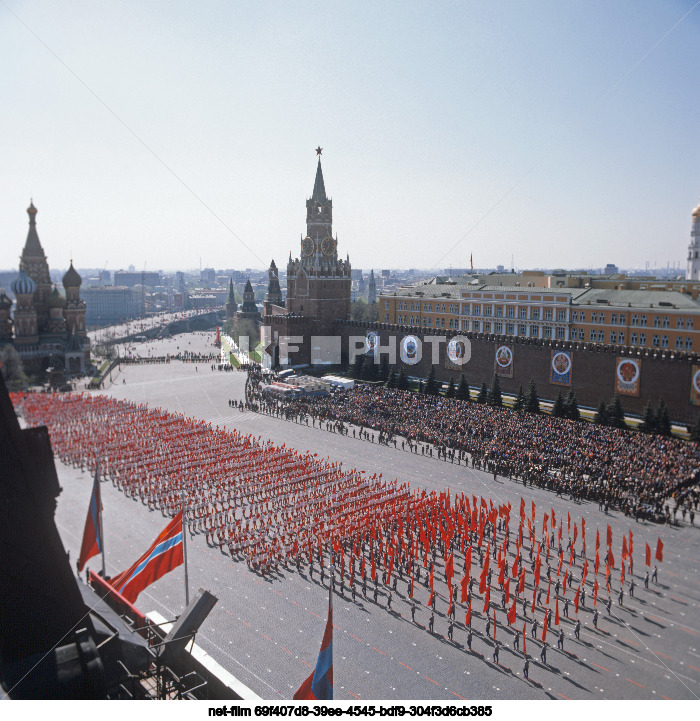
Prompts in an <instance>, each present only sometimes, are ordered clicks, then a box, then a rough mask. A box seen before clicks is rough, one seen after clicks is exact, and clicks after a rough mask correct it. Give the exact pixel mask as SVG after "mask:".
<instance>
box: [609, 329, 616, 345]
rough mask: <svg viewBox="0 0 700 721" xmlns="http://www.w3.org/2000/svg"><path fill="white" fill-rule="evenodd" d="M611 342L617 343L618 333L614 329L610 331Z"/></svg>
mask: <svg viewBox="0 0 700 721" xmlns="http://www.w3.org/2000/svg"><path fill="white" fill-rule="evenodd" d="M610 342H611V343H617V333H616V332H615V331H614V330H611V331H610Z"/></svg>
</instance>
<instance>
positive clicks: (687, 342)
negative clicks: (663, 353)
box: [685, 336, 693, 350]
mask: <svg viewBox="0 0 700 721" xmlns="http://www.w3.org/2000/svg"><path fill="white" fill-rule="evenodd" d="M685 349H686V350H693V339H692V338H691V337H690V336H687V337H686V339H685Z"/></svg>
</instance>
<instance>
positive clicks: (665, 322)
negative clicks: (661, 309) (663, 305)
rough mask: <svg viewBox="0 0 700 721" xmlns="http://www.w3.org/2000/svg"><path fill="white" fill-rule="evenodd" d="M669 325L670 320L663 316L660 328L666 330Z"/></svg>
mask: <svg viewBox="0 0 700 721" xmlns="http://www.w3.org/2000/svg"><path fill="white" fill-rule="evenodd" d="M670 323H671V319H670V318H669V317H668V316H667V315H665V316H664V320H663V323H662V324H661V327H662V328H668V327H669V325H670Z"/></svg>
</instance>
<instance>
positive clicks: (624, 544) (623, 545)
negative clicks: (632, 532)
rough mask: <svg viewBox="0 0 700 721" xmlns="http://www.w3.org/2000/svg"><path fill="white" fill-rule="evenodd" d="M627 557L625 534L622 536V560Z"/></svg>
mask: <svg viewBox="0 0 700 721" xmlns="http://www.w3.org/2000/svg"><path fill="white" fill-rule="evenodd" d="M626 558H627V536H623V537H622V560H623V561H624V560H625V559H626Z"/></svg>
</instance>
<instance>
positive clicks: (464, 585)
mask: <svg viewBox="0 0 700 721" xmlns="http://www.w3.org/2000/svg"><path fill="white" fill-rule="evenodd" d="M459 585H460V588H461V591H460V594H459V602H460V603H466V600H467V590H468V587H469V577H468V576H467V575H466V574H464V577H463V578H462V580H461V581H460V582H459Z"/></svg>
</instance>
